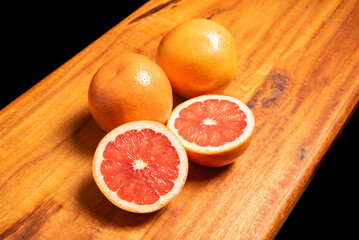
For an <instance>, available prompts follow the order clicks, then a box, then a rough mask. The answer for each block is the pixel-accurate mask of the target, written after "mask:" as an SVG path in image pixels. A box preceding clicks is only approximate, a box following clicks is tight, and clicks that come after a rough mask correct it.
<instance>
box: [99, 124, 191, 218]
mask: <svg viewBox="0 0 359 240" xmlns="http://www.w3.org/2000/svg"><path fill="white" fill-rule="evenodd" d="M145 128H150V129H152V130H154V131H155V132H160V133H162V134H164V135H165V136H166V137H167V138H168V139H169V140H170V142H171V143H172V145H173V146H174V147H175V149H176V151H177V153H178V156H179V159H180V163H179V165H178V170H179V172H178V177H177V179H176V180H174V186H173V188H172V189H171V190H170V191H169V192H168V193H167V194H165V195H163V196H160V198H159V199H158V200H157V201H156V202H155V203H153V204H148V205H138V204H135V203H134V202H128V201H125V200H122V199H121V198H119V196H118V195H117V192H116V191H112V190H110V189H109V188H108V187H107V185H106V183H105V181H104V178H103V175H102V174H101V170H100V169H101V163H102V161H103V159H104V158H103V156H102V154H103V152H104V150H105V148H106V145H107V144H108V143H109V142H110V141H114V140H115V138H116V137H117V136H118V135H120V134H123V133H125V132H127V131H129V130H134V129H135V130H138V131H140V130H142V129H145ZM187 174H188V158H187V154H186V150H185V149H184V147H183V146H182V144H181V142H180V140H179V139H178V138H177V136H175V135H174V134H173V133H172V132H171V131H170V130H169V129H168V128H167V127H166V126H165V125H163V124H161V123H158V122H154V121H135V122H130V123H125V124H123V125H121V126H119V127H117V128H115V129H113V130H112V131H110V132H109V133H108V134H106V135H105V137H104V138H103V139H102V140H101V141H100V143H99V144H98V147H97V149H96V151H95V154H94V158H93V165H92V175H93V178H94V180H95V182H96V184H97V186H98V187H99V189H100V190H101V192H102V193H103V194H104V195H105V196H106V197H107V199H108V200H109V201H110V202H112V203H113V204H114V205H116V206H117V207H119V208H121V209H123V210H126V211H130V212H136V213H149V212H154V211H157V210H159V209H160V208H162V207H164V206H165V205H166V204H168V203H169V202H170V201H171V200H172V199H173V198H174V197H175V196H176V195H177V194H178V193H179V192H180V191H181V189H182V187H183V185H184V183H185V181H186V179H187Z"/></svg>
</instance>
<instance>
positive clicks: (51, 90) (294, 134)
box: [0, 0, 359, 239]
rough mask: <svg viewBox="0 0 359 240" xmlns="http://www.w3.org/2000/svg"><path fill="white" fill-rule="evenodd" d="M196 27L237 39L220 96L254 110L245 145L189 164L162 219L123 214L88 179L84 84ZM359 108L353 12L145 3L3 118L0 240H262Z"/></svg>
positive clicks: (91, 146)
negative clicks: (188, 24) (208, 161)
mask: <svg viewBox="0 0 359 240" xmlns="http://www.w3.org/2000/svg"><path fill="white" fill-rule="evenodd" d="M197 17H202V18H209V19H212V20H214V21H216V22H218V23H220V24H222V25H224V26H225V27H226V28H227V29H228V30H229V31H230V32H231V33H232V34H233V36H234V38H235V41H236V44H237V46H238V58H239V64H238V71H237V75H236V77H235V79H234V80H233V81H232V82H231V83H230V85H229V86H228V87H227V88H226V89H225V90H224V94H227V95H231V96H235V97H237V98H239V99H241V100H243V101H244V102H247V103H248V105H249V106H250V107H251V108H252V111H253V113H254V115H255V118H256V129H255V134H254V138H253V141H252V144H251V146H250V147H249V149H248V150H247V152H246V153H245V154H244V155H243V156H242V157H241V158H240V159H238V160H237V162H236V163H234V164H232V165H230V166H227V167H222V168H215V169H212V168H205V167H201V166H198V165H195V164H192V163H191V164H190V169H189V176H188V180H187V182H186V185H185V187H184V188H183V190H182V192H181V193H180V195H179V196H178V197H177V198H176V199H174V200H173V201H172V202H171V203H170V204H169V205H168V206H167V207H166V208H164V209H162V210H160V211H158V212H155V213H151V214H132V213H128V212H125V211H122V210H120V209H118V208H116V207H115V206H113V205H112V204H111V203H110V202H109V201H108V200H107V199H106V198H105V197H104V196H103V195H102V193H101V192H100V191H99V190H98V188H97V186H96V185H95V183H94V181H93V179H92V176H91V161H92V156H93V153H94V150H95V148H96V146H97V144H98V142H99V141H100V139H101V138H102V137H103V136H104V134H105V133H104V132H103V131H102V130H101V129H100V128H99V127H98V126H97V124H96V123H95V122H94V120H93V118H92V117H91V115H90V113H89V110H88V106H87V90H88V86H89V83H90V81H91V78H92V76H93V75H94V73H95V71H96V70H97V69H98V68H99V67H100V66H101V65H102V64H103V63H104V62H105V61H107V60H108V59H109V58H111V57H113V56H115V55H117V54H119V53H122V52H137V53H140V54H143V55H145V56H148V57H149V58H151V59H153V60H154V59H155V53H156V48H157V45H158V43H159V41H160V39H161V38H162V37H163V35H164V34H165V33H166V32H167V31H168V30H170V29H171V28H172V27H174V26H175V25H177V24H178V23H180V22H182V21H184V20H187V19H191V18H197ZM179 100H180V99H177V102H178V101H179ZM358 100H359V1H350V0H344V1H336V0H333V1H311V0H303V1H294V0H293V1H292V0H289V1H288V0H285V1H284V0H283V1H272V0H266V1H235V0H227V1H218V0H209V1H200V0H193V1H189V0H172V1H149V2H148V3H146V4H145V5H143V6H142V7H141V8H139V9H138V10H137V11H135V12H134V13H133V14H131V15H130V16H128V17H127V18H126V19H125V20H123V21H122V22H121V23H119V24H118V25H117V26H115V27H114V28H113V29H111V30H110V31H109V32H107V33H106V34H105V35H103V36H102V37H101V38H99V39H98V40H96V41H95V42H94V43H92V44H91V45H90V46H88V47H87V48H86V49H84V50H83V51H81V52H80V53H79V54H77V55H76V56H75V57H73V58H72V59H70V60H69V61H68V62H66V63H65V64H64V65H62V66H61V67H60V68H58V69H57V70H56V71H54V72H53V73H52V74H50V75H49V76H48V77H46V78H45V79H43V80H42V81H41V82H40V83H38V84H37V85H36V86H34V87H33V88H31V89H30V90H29V91H27V92H26V93H25V94H23V95H22V96H21V97H19V98H18V99H17V100H15V101H14V102H12V103H11V104H10V105H8V106H7V107H5V108H4V109H3V110H2V111H1V112H0V135H1V144H0V161H1V165H0V199H1V202H0V212H1V216H0V239H18V238H27V239H31V238H33V239H57V238H59V236H61V239H270V238H273V237H274V236H275V234H276V232H277V231H278V229H279V228H280V226H281V224H282V222H283V221H284V220H285V219H286V216H287V214H289V213H290V210H291V208H292V207H293V206H294V204H295V202H296V201H297V199H298V197H300V195H301V193H302V191H304V190H305V187H306V186H307V184H308V182H309V180H310V179H311V177H312V176H313V174H314V173H315V171H316V169H317V168H318V165H319V164H320V162H321V160H322V158H323V155H324V154H325V153H326V152H327V150H328V148H329V147H330V145H331V144H332V142H333V140H334V139H335V138H336V136H337V135H338V133H339V132H340V130H341V129H342V127H343V126H344V124H345V122H346V120H347V119H348V116H349V115H350V114H351V112H352V111H353V110H354V109H355V107H356V106H357V103H358ZM15 209H16V211H15ZM35 223H36V224H35Z"/></svg>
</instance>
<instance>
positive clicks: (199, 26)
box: [156, 19, 237, 98]
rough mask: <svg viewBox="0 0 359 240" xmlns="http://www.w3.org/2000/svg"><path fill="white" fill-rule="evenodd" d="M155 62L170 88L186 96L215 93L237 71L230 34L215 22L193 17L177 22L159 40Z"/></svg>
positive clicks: (235, 53)
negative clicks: (166, 78)
mask: <svg viewBox="0 0 359 240" xmlns="http://www.w3.org/2000/svg"><path fill="white" fill-rule="evenodd" d="M156 62H157V64H158V65H160V67H161V68H162V69H163V70H164V71H165V73H166V75H167V77H168V79H169V80H170V82H171V85H172V88H173V90H174V91H175V92H176V93H177V94H179V95H181V96H182V97H185V98H192V97H196V96H199V95H203V94H208V93H213V92H216V91H217V90H218V89H219V88H221V87H222V86H224V85H225V84H226V83H228V82H229V81H231V80H232V79H233V78H234V76H235V74H236V71H237V52H236V45H235V42H234V39H233V37H232V35H231V34H230V33H229V32H228V31H227V30H226V29H225V28H224V27H222V26H221V25H219V24H218V23H216V22H214V21H212V20H208V19H193V20H189V21H187V22H184V23H182V24H179V25H178V26H176V27H175V28H173V29H172V30H171V31H169V32H168V33H167V34H166V35H165V36H164V37H163V39H162V40H161V42H160V44H159V47H158V49H157V56H156Z"/></svg>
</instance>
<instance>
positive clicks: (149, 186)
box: [92, 121, 188, 213]
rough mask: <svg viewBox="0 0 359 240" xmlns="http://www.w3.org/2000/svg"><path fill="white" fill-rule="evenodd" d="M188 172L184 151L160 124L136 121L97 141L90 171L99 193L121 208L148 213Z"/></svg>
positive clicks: (175, 190)
mask: <svg viewBox="0 0 359 240" xmlns="http://www.w3.org/2000/svg"><path fill="white" fill-rule="evenodd" d="M187 173H188V159H187V155H186V151H185V149H184V148H183V146H182V144H181V142H180V141H179V140H178V138H177V137H176V136H175V135H174V134H173V133H172V132H171V131H170V130H169V129H168V128H167V127H166V126H165V125H163V124H160V123H158V122H154V121H135V122H130V123H126V124H123V125H121V126H119V127H117V128H115V129H113V130H112V131H110V132H109V133H108V134H107V135H106V136H105V137H104V138H103V139H102V140H101V141H100V143H99V145H98V147H97V149H96V151H95V155H94V159H93V165H92V174H93V177H94V179H95V182H96V184H97V186H98V187H99V189H100V190H101V191H102V193H103V194H104V195H105V196H106V197H107V198H108V199H109V200H110V201H111V202H112V203H113V204H114V205H116V206H118V207H119V208H121V209H124V210H127V211H130V212H138V213H148V212H153V211H156V210H158V209H160V208H162V207H163V206H165V205H166V204H167V203H169V202H170V200H171V199H173V198H174V197H175V196H176V195H177V194H178V193H179V192H180V190H181V189H182V187H183V185H184V183H185V181H186V178H187Z"/></svg>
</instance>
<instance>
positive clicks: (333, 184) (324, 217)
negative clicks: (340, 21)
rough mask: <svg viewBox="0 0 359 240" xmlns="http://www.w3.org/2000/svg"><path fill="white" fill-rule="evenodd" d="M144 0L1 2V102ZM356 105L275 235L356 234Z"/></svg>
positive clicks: (333, 236)
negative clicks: (123, 0) (128, 0)
mask: <svg viewBox="0 0 359 240" xmlns="http://www.w3.org/2000/svg"><path fill="white" fill-rule="evenodd" d="M145 2H146V1H144V0H142V1H139V0H137V1H131V2H129V3H126V4H127V5H126V6H124V5H123V2H122V1H121V2H120V1H116V3H115V1H107V0H102V1H97V3H96V2H95V3H94V2H89V1H75V0H73V1H31V2H27V3H21V2H16V1H13V2H12V3H11V6H3V9H2V10H3V11H2V14H3V16H6V20H4V21H2V23H1V24H2V25H3V26H2V32H3V34H2V39H3V46H2V47H3V54H2V58H3V62H5V65H4V63H3V64H2V73H3V74H2V75H1V83H2V84H1V106H0V108H3V107H5V106H6V105H7V104H9V103H10V102H11V101H13V100H14V99H16V98H17V97H18V96H20V95H21V94H22V93H24V92H25V91H26V90H28V89H29V88H31V87H32V86H33V85H35V84H36V83H37V82H39V81H40V80H41V79H43V78H44V77H46V76H47V75H48V74H50V73H51V72H52V71H54V70H55V69H56V68H58V67H59V66H61V65H62V64H63V63H65V62H66V61H67V60H69V59H70V58H71V57H73V56H74V55H76V54H77V53H78V52H79V51H81V50H82V49H84V48H85V47H86V46H88V45H89V44H90V43H92V42H93V41H94V40H96V39H97V38H99V37H100V36H101V35H103V34H104V33H105V32H106V31H108V30H109V29H111V28H112V27H113V26H115V25H116V24H117V23H119V22H120V21H121V20H122V19H124V18H125V17H126V16H128V15H129V14H130V13H132V12H133V11H134V10H136V9H137V8H138V7H140V6H141V5H142V4H144V3H145ZM358 123H359V122H358V111H356V112H355V113H354V114H353V116H352V117H351V119H350V121H349V122H348V124H347V125H346V127H345V128H344V130H343V131H342V133H341V134H340V136H339V137H338V138H337V141H336V142H335V144H334V145H333V146H332V147H331V149H330V151H329V152H328V154H327V155H326V157H325V158H324V159H323V161H322V164H321V167H320V168H319V170H318V172H317V173H316V175H315V177H314V178H313V180H312V181H311V183H310V184H309V186H308V188H307V190H306V191H305V192H304V194H303V196H302V197H301V198H300V200H299V202H298V204H297V205H296V207H295V208H294V209H293V211H292V214H291V215H290V216H289V218H288V220H287V221H286V222H285V224H284V225H283V227H282V228H281V230H280V232H279V233H278V235H277V237H276V239H277V240H282V239H336V238H338V237H339V238H342V237H345V236H350V235H352V237H354V238H355V236H356V234H355V231H354V230H355V229H356V224H357V223H358V220H357V217H358V215H357V214H358V212H357V203H358V201H357V199H358V197H357V195H358V194H357V190H358V186H357V183H358V180H357V168H356V162H357V161H358V160H359V157H358V153H357V151H356V150H357V148H358V142H359V141H358V133H359V131H358V128H357V125H358Z"/></svg>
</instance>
